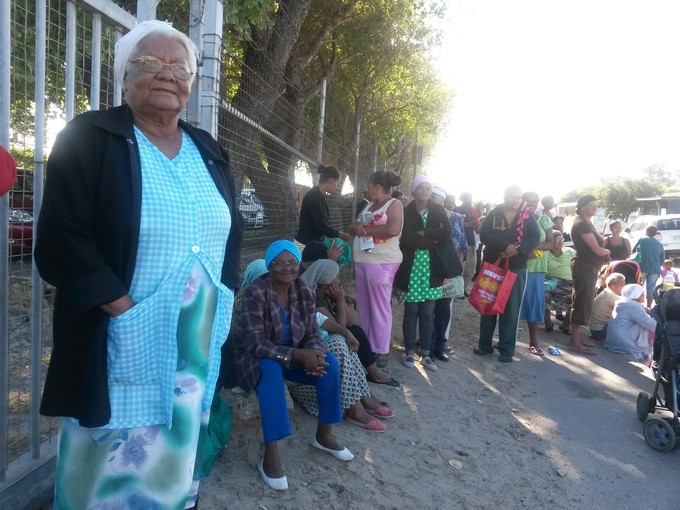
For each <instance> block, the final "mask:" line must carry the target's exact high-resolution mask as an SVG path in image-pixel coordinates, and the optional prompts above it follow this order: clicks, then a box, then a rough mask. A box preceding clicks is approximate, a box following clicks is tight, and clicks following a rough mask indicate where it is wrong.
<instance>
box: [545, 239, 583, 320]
mask: <svg viewBox="0 0 680 510" xmlns="http://www.w3.org/2000/svg"><path fill="white" fill-rule="evenodd" d="M553 237H554V238H555V245H554V246H553V247H552V248H551V249H550V250H548V251H546V252H543V257H544V258H545V261H546V265H547V271H546V275H547V276H549V277H551V278H556V279H557V280H561V281H563V282H569V284H570V285H571V282H572V276H571V259H573V258H574V256H575V255H576V251H575V250H574V249H573V248H569V247H565V246H564V236H563V235H562V233H561V232H560V231H559V230H553ZM558 284H559V281H558ZM565 285H566V284H565ZM570 311H571V310H570V309H569V308H567V310H566V312H565V315H564V318H563V319H562V322H561V323H560V326H559V328H560V330H562V331H563V332H564V333H567V334H571V330H570V329H569V316H570ZM544 324H545V329H546V331H552V329H553V323H552V317H551V316H550V310H549V309H548V307H547V306H546V309H545V317H544Z"/></svg>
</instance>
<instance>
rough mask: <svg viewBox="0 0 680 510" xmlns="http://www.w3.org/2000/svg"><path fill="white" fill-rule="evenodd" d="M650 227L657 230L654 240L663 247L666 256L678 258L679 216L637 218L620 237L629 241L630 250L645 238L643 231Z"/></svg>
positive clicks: (679, 240) (679, 245)
mask: <svg viewBox="0 0 680 510" xmlns="http://www.w3.org/2000/svg"><path fill="white" fill-rule="evenodd" d="M650 225H654V226H655V227H656V228H657V234H656V238H657V239H658V240H659V242H660V243H661V244H662V245H663V249H664V252H665V253H666V256H667V257H669V256H672V257H680V214H668V215H665V216H639V217H638V218H636V220H635V221H634V222H633V223H631V225H630V227H628V228H627V229H626V230H625V232H624V233H623V234H622V237H625V238H627V239H629V240H630V246H631V248H634V247H635V244H636V243H637V242H638V241H639V240H640V239H642V238H643V237H645V235H646V233H645V231H646V230H647V227H649V226H650Z"/></svg>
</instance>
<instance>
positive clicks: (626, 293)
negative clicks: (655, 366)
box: [604, 283, 656, 366]
mask: <svg viewBox="0 0 680 510" xmlns="http://www.w3.org/2000/svg"><path fill="white" fill-rule="evenodd" d="M644 300H645V291H644V289H643V288H642V286H641V285H638V284H637V283H630V284H628V285H626V286H624V287H623V289H622V290H621V297H620V298H619V299H618V300H617V301H616V305H615V306H614V312H613V313H612V319H611V320H610V321H609V326H607V339H606V340H605V342H604V346H605V348H606V349H609V350H610V351H612V352H619V353H622V354H628V355H629V356H631V357H632V358H634V359H636V360H639V361H643V362H644V363H645V364H646V365H647V366H651V363H652V351H653V346H654V332H655V330H656V321H655V320H654V319H652V318H651V317H650V316H649V314H648V312H647V310H646V309H645V307H644V305H643V304H642V303H643V302H644Z"/></svg>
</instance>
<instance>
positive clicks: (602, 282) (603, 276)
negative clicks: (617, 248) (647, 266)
mask: <svg viewBox="0 0 680 510" xmlns="http://www.w3.org/2000/svg"><path fill="white" fill-rule="evenodd" d="M612 273H621V274H622V275H623V276H624V277H625V278H626V285H628V284H630V283H637V284H638V285H641V284H642V273H641V272H640V264H638V263H637V262H635V261H634V260H615V261H613V262H610V263H609V264H607V265H606V266H602V269H600V273H599V274H598V276H599V280H598V281H599V284H598V287H597V292H596V294H599V293H600V292H602V291H603V290H604V289H605V288H606V287H607V283H606V280H607V277H608V276H609V275H610V274H612Z"/></svg>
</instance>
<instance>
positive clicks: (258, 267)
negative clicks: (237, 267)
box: [243, 259, 267, 288]
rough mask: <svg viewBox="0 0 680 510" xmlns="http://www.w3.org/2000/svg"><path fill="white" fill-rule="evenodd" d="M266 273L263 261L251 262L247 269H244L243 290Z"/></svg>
mask: <svg viewBox="0 0 680 510" xmlns="http://www.w3.org/2000/svg"><path fill="white" fill-rule="evenodd" d="M266 273H267V265H266V264H265V262H264V259H255V260H253V261H252V262H251V263H250V264H248V267H246V270H245V272H244V273H243V288H246V287H247V286H248V285H250V284H251V283H253V281H255V280H256V279H257V278H259V277H260V276H262V275H263V274H266Z"/></svg>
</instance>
